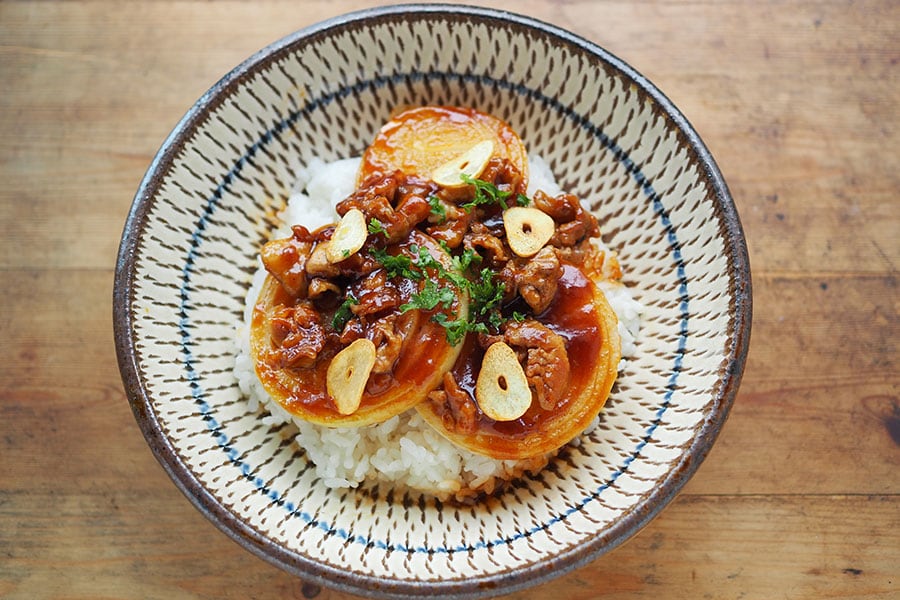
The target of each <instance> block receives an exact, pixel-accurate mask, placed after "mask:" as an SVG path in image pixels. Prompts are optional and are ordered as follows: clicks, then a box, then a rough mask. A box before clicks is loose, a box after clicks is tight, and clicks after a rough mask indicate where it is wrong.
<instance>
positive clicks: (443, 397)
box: [428, 372, 478, 434]
mask: <svg viewBox="0 0 900 600" xmlns="http://www.w3.org/2000/svg"><path fill="white" fill-rule="evenodd" d="M428 401H429V402H431V403H432V405H433V406H434V408H435V413H437V415H438V416H439V417H440V418H441V422H442V423H443V425H444V429H446V430H447V431H449V432H452V433H461V434H470V433H474V432H475V430H476V428H477V426H478V408H477V406H476V404H475V400H474V399H473V398H472V397H471V396H470V395H469V393H468V392H466V391H465V390H464V389H462V388H460V387H459V384H457V383H456V379H454V378H453V374H452V373H450V372H447V373H444V379H443V384H442V386H441V387H440V388H439V389H437V390H434V391H432V392H429V394H428Z"/></svg>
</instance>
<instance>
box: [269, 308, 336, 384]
mask: <svg viewBox="0 0 900 600" xmlns="http://www.w3.org/2000/svg"><path fill="white" fill-rule="evenodd" d="M270 322H271V328H272V342H273V343H274V345H275V349H274V351H275V353H276V357H277V361H278V364H279V366H281V367H282V368H285V367H308V366H311V365H312V364H313V363H315V361H316V358H317V357H318V355H319V352H321V351H322V348H323V347H324V346H325V339H326V332H325V328H324V327H322V323H321V317H320V315H319V312H318V311H317V310H316V309H315V307H313V306H312V305H311V304H310V303H308V302H298V303H297V304H296V305H294V306H282V307H279V308H278V309H277V312H276V313H275V314H274V315H273V316H272V318H271V321H270Z"/></svg>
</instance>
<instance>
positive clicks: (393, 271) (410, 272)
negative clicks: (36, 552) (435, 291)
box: [369, 248, 422, 280]
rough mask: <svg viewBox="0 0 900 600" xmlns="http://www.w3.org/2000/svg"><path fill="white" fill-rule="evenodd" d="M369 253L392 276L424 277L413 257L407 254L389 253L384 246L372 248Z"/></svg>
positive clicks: (417, 278)
mask: <svg viewBox="0 0 900 600" xmlns="http://www.w3.org/2000/svg"><path fill="white" fill-rule="evenodd" d="M369 253H370V254H371V255H372V256H373V257H374V258H375V260H377V261H378V262H379V263H381V266H382V267H384V269H385V270H386V271H387V272H388V275H389V276H390V277H406V278H407V279H415V280H419V279H422V272H421V271H419V270H418V269H416V268H415V267H414V266H413V262H412V259H410V258H409V257H408V256H406V255H405V254H397V255H396V256H395V255H393V254H389V253H388V251H387V250H385V249H384V248H371V249H369Z"/></svg>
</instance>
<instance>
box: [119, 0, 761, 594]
mask: <svg viewBox="0 0 900 600" xmlns="http://www.w3.org/2000/svg"><path fill="white" fill-rule="evenodd" d="M403 17H413V18H419V19H423V18H424V19H427V18H431V17H435V18H446V19H450V20H452V19H467V18H476V19H479V20H481V21H485V22H490V21H496V22H498V23H507V24H512V25H515V26H519V27H524V28H527V29H535V30H537V31H539V32H540V33H541V34H542V35H544V36H546V37H548V38H551V39H554V40H555V41H558V42H560V43H562V44H563V45H568V46H572V47H574V48H575V49H576V50H578V51H580V52H584V53H586V54H589V55H591V56H593V57H595V58H596V59H598V60H599V61H601V62H602V63H604V64H606V65H607V66H609V67H611V68H612V69H613V70H614V71H618V72H619V73H620V74H621V75H622V76H623V77H625V78H627V79H629V80H630V81H632V82H633V83H634V84H635V85H636V86H637V87H638V88H639V89H640V91H641V92H642V93H643V94H646V95H647V96H649V97H650V98H652V100H653V101H654V103H655V104H656V106H657V107H658V110H661V111H662V112H663V113H665V115H666V117H667V118H668V119H670V120H671V121H672V122H673V123H674V124H675V125H676V127H677V129H678V130H679V133H680V135H682V136H684V142H685V143H686V146H687V147H688V148H689V150H690V151H691V152H693V153H694V154H695V156H696V159H697V162H698V163H699V164H700V165H702V167H703V171H704V172H703V176H704V178H705V179H706V181H707V182H708V183H709V184H710V187H711V189H712V192H713V196H714V199H715V203H716V206H717V208H718V210H720V211H721V215H722V221H723V224H724V233H725V234H726V235H725V247H726V250H727V251H728V255H727V257H726V258H727V260H728V263H729V264H730V265H731V266H732V272H733V274H734V276H733V278H732V281H731V282H730V283H731V285H733V286H734V289H733V293H734V302H735V310H734V313H733V315H731V316H732V318H731V319H730V322H729V326H730V331H729V333H730V334H731V335H730V338H729V340H730V346H729V347H726V348H725V355H726V358H727V363H726V365H725V368H724V370H723V372H722V375H721V379H720V382H721V386H720V388H719V390H718V393H717V394H716V395H715V397H714V398H713V400H712V402H711V408H710V410H709V411H708V412H707V414H706V416H705V417H704V419H703V420H702V422H701V424H700V425H699V426H698V427H697V430H696V433H695V435H694V437H693V441H692V443H691V444H690V446H689V447H688V449H687V450H686V451H685V452H684V453H683V454H682V455H681V456H680V458H679V460H678V461H676V463H675V464H674V465H673V467H672V468H671V469H670V470H669V472H668V473H667V475H666V476H665V478H664V479H663V480H662V481H661V483H660V484H659V485H657V486H655V487H654V488H653V489H652V490H651V491H650V492H648V493H646V494H644V495H643V496H642V498H641V499H640V501H639V502H638V503H637V505H636V506H635V507H634V509H633V510H632V512H631V513H630V514H628V515H626V516H625V517H624V518H622V519H620V520H619V521H617V522H615V523H614V524H613V525H612V526H610V527H609V528H607V529H606V530H605V531H604V532H603V533H602V534H601V535H598V536H596V537H594V538H592V539H591V540H589V541H587V542H584V543H582V544H579V545H578V546H575V547H572V548H569V549H567V550H565V551H563V552H561V553H558V554H554V555H553V556H550V557H547V558H544V559H540V560H538V561H536V562H534V563H532V564H530V565H528V566H525V567H521V568H516V569H514V570H513V571H511V572H505V573H499V574H493V575H487V576H476V577H472V578H467V579H454V580H447V581H436V582H434V581H432V582H419V581H414V580H385V579H383V578H380V577H371V576H366V575H361V574H350V573H347V572H345V571H343V570H340V569H338V568H335V567H332V566H329V565H326V564H324V563H320V562H318V561H314V560H311V559H310V558H308V557H305V556H303V555H300V554H298V553H295V552H292V551H290V550H288V549H286V548H284V547H283V546H281V545H279V544H278V543H275V542H273V541H272V540H271V539H270V538H268V537H266V536H264V535H262V534H261V533H260V532H258V531H256V530H255V529H253V528H252V527H250V526H249V525H247V524H245V523H244V522H243V521H241V520H240V519H239V518H237V517H236V516H235V515H234V514H233V513H232V512H231V511H230V510H228V509H227V508H225V507H224V506H223V505H222V503H220V502H219V500H218V499H216V497H215V496H213V495H212V494H211V493H210V492H209V491H208V490H207V489H206V488H205V486H204V485H203V484H202V483H201V482H200V481H199V480H198V479H197V478H196V477H194V475H193V473H192V472H191V471H190V469H188V468H187V467H186V466H185V465H184V464H183V463H182V461H181V460H179V458H178V453H177V451H176V449H175V448H174V446H173V445H172V443H171V441H170V440H169V438H168V437H167V436H166V435H164V434H163V431H162V428H161V426H160V423H159V421H158V420H157V418H156V415H155V412H154V410H153V408H152V402H151V399H150V396H149V394H148V392H147V390H146V389H145V388H144V387H143V386H142V384H141V376H140V369H139V365H138V360H137V353H136V348H135V340H134V339H133V337H132V333H133V331H134V320H133V318H132V314H131V311H130V307H131V300H132V298H133V293H134V289H135V279H134V275H135V271H134V269H135V253H136V247H137V242H138V241H139V239H140V233H141V231H142V225H143V223H144V222H145V220H146V218H147V217H148V215H149V213H150V210H151V208H152V204H153V201H154V195H155V193H156V192H157V190H158V188H159V186H160V184H161V182H162V180H163V179H164V177H165V176H166V175H167V174H168V172H169V169H170V168H171V166H172V164H173V162H174V161H175V159H176V158H177V155H178V153H179V151H180V149H181V148H182V147H183V145H184V144H185V143H186V142H187V141H188V140H189V139H190V135H189V134H190V133H191V132H192V131H194V130H195V129H196V128H197V127H198V126H200V125H202V123H203V120H204V119H205V114H206V112H207V111H208V110H210V109H212V108H215V107H216V106H217V105H218V104H219V102H221V101H222V99H223V98H224V97H225V96H226V94H224V93H223V92H228V91H229V90H230V89H232V88H233V87H235V86H237V85H239V84H240V83H241V82H242V81H244V80H245V79H247V78H249V77H251V76H253V75H254V74H255V72H256V71H257V70H259V69H261V68H264V67H265V66H266V65H267V64H268V63H270V62H272V61H274V60H277V58H278V56H279V55H281V54H285V53H288V52H290V51H291V50H292V49H293V48H294V47H295V46H302V45H303V44H304V43H305V42H306V41H311V40H314V39H315V38H316V37H317V36H320V35H324V34H327V33H330V32H332V31H335V30H341V29H343V28H347V27H352V26H353V25H355V24H362V23H364V22H366V21H369V20H372V19H375V20H381V19H390V18H403ZM752 304H753V301H752V284H751V275H750V263H749V256H748V252H747V246H746V241H745V238H744V234H743V228H742V226H741V222H740V219H739V217H738V214H737V210H736V207H735V205H734V201H733V199H732V197H731V194H730V192H729V190H728V187H727V185H726V183H725V180H724V178H723V176H722V174H721V172H720V170H719V168H718V166H717V164H716V162H715V160H714V159H713V157H712V155H711V153H710V152H709V150H708V149H707V148H706V146H705V144H704V143H703V142H702V140H701V139H700V136H699V134H698V133H697V132H696V130H695V129H694V127H693V126H692V125H691V124H690V123H689V122H688V120H687V118H686V117H685V116H684V115H683V114H682V113H681V111H680V110H679V109H677V108H676V107H675V105H674V104H673V103H672V102H671V101H670V100H669V99H668V98H667V97H666V96H665V95H664V94H663V93H662V92H661V91H660V90H659V89H658V88H657V87H656V86H655V85H654V84H652V83H651V82H650V81H649V80H648V79H647V78H646V77H644V76H643V75H641V74H640V73H639V72H638V71H637V70H635V69H634V68H633V67H631V66H630V65H628V64H627V63H625V62H624V61H622V60H621V59H619V58H618V57H616V56H615V55H613V54H612V53H610V52H609V51H607V50H605V49H604V48H602V47H600V46H599V45H597V44H595V43H594V42H591V41H589V40H587V39H585V38H583V37H581V36H579V35H577V34H574V33H572V32H569V31H566V30H565V29H562V28H560V27H558V26H556V25H552V24H550V23H547V22H545V21H542V20H539V19H536V18H533V17H529V16H525V15H521V14H517V13H513V12H510V11H506V10H500V9H492V8H484V7H477V6H469V5H457V4H445V3H441V4H396V5H388V6H381V7H375V8H367V9H363V10H358V11H353V12H349V13H346V14H343V15H338V16H335V17H332V18H329V19H326V20H323V21H321V22H318V23H315V24H313V25H310V26H308V27H304V28H301V29H299V30H297V31H295V32H293V33H291V34H288V35H287V36H285V37H283V38H281V39H279V40H277V41H275V42H273V43H271V44H269V45H267V46H265V47H264V48H262V49H261V50H259V51H257V52H256V53H254V54H252V55H251V56H250V57H249V58H247V59H246V60H244V61H243V62H242V63H240V64H239V65H238V66H236V67H235V68H233V69H232V70H231V71H229V72H228V73H227V74H226V75H225V76H223V77H222V78H221V79H220V80H219V81H217V82H216V83H215V84H213V85H212V86H211V87H210V88H209V89H208V90H207V91H206V92H205V93H204V94H203V95H202V96H201V97H200V98H199V99H198V100H197V101H196V102H195V103H194V104H193V106H191V107H190V109H189V110H188V111H187V112H186V113H185V115H184V116H183V117H182V118H181V119H180V120H179V121H178V123H177V124H176V125H175V127H174V128H173V129H172V131H171V132H170V133H169V135H168V136H167V137H166V139H165V140H164V142H163V143H162V145H161V146H160V148H159V150H158V151H157V153H156V154H155V156H154V158H153V160H152V161H151V163H150V166H149V167H148V169H147V172H146V174H145V175H144V177H143V179H142V181H141V183H140V185H139V187H138V190H137V192H136V194H135V197H134V200H133V202H132V206H131V208H130V210H129V213H128V216H127V218H126V221H125V225H124V228H123V234H122V239H121V242H120V246H119V251H118V255H117V260H116V267H115V277H114V287H113V333H114V340H115V345H116V354H117V362H118V366H119V371H120V374H121V377H122V381H123V384H124V388H125V392H126V396H127V397H128V401H129V404H130V405H131V408H132V412H133V413H134V416H135V419H136V421H137V423H138V425H139V427H140V429H141V432H142V433H143V435H144V438H145V439H146V441H147V444H148V445H149V447H150V449H151V451H152V453H153V455H154V456H155V457H156V459H157V461H158V462H159V463H160V465H161V466H162V467H163V469H164V470H165V472H166V473H167V474H168V475H169V477H170V479H172V481H173V482H174V483H175V485H176V486H177V487H178V489H179V490H181V492H182V493H183V494H184V495H185V496H186V497H187V498H188V500H189V501H190V502H191V503H192V504H193V505H194V506H195V508H197V509H198V510H199V511H200V512H201V513H202V514H203V515H204V516H205V517H206V518H207V519H209V520H210V521H211V522H212V523H213V524H214V525H215V526H216V527H218V529H220V530H221V531H222V532H224V533H225V534H226V535H228V537H230V538H231V539H232V540H234V541H236V542H237V543H238V544H240V545H241V546H243V547H244V548H245V549H247V550H249V551H250V552H252V553H253V554H255V555H256V556H258V557H260V558H262V559H264V560H265V561H267V562H269V563H271V564H273V565H275V566H278V567H279V568H281V569H283V570H285V571H287V572H289V573H291V574H293V575H296V576H298V577H300V578H301V579H304V580H308V581H312V582H315V583H317V584H320V585H323V586H325V587H328V588H331V589H336V590H340V591H344V592H349V593H353V594H362V595H366V596H371V597H377V598H412V597H418V596H420V595H421V594H422V593H423V592H425V591H427V592H428V593H429V594H437V595H440V596H441V597H445V598H482V597H489V596H495V595H498V594H502V593H510V592H514V591H519V590H522V589H525V588H528V587H531V586H534V585H538V584H540V583H544V582H546V581H548V580H550V579H554V578H556V577H559V576H561V575H563V574H565V573H568V572H570V571H572V570H574V569H576V568H578V567H581V566H583V565H585V564H587V563H589V562H591V561H593V560H595V559H597V558H598V557H599V556H601V555H602V554H605V553H606V552H609V551H611V550H613V549H614V548H616V547H618V546H619V545H620V544H622V543H623V542H625V541H626V540H628V539H630V538H631V537H633V536H634V534H636V533H637V532H638V531H639V530H640V529H642V528H643V527H644V526H645V525H647V523H649V522H650V521H651V520H652V519H653V518H654V517H655V516H656V515H657V514H659V512H660V511H661V510H662V509H663V508H664V507H666V506H667V505H668V504H669V503H670V502H671V501H672V499H674V497H675V496H676V495H677V494H678V492H679V491H680V490H681V488H682V487H683V486H684V485H685V483H687V481H688V480H689V479H690V478H691V476H692V475H693V474H694V473H695V472H696V470H697V469H698V468H699V466H700V464H701V463H702V462H703V460H704V459H705V458H706V456H707V454H708V453H709V451H710V449H711V447H712V445H713V442H714V441H715V439H716V438H717V437H718V435H719V433H720V431H721V429H722V427H723V425H724V423H725V421H726V419H727V417H728V414H729V412H730V409H731V406H732V404H733V403H734V399H735V396H736V394H737V391H738V387H739V385H740V380H741V377H742V375H743V370H744V365H745V362H746V358H747V352H748V350H749V342H750V329H751V321H752Z"/></svg>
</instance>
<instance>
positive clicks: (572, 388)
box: [416, 264, 621, 459]
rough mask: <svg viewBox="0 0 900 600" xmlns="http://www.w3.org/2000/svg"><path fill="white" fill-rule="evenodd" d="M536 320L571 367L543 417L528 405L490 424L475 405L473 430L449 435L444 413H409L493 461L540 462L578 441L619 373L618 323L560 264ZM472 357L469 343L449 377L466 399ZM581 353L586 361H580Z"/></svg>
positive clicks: (578, 274) (434, 408)
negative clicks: (561, 344) (554, 290)
mask: <svg viewBox="0 0 900 600" xmlns="http://www.w3.org/2000/svg"><path fill="white" fill-rule="evenodd" d="M540 321H541V322H544V323H546V324H547V325H548V327H550V328H551V329H553V330H557V331H558V332H559V333H560V335H562V336H563V337H564V338H566V339H567V346H568V351H569V360H570V361H571V363H572V369H571V373H572V375H571V378H570V380H569V385H568V389H567V390H566V392H565V394H564V397H563V398H562V400H561V401H560V402H559V403H558V405H557V407H556V408H554V409H552V410H544V409H543V408H542V407H541V406H540V403H539V402H538V401H537V400H536V399H534V400H533V401H532V403H531V407H530V408H529V409H528V412H526V413H525V415H524V416H523V417H521V418H520V419H518V420H516V421H510V422H504V423H500V422H496V421H493V420H491V419H489V418H488V417H487V416H486V415H485V414H484V413H483V412H482V411H481V410H480V409H478V408H477V404H476V405H475V411H476V416H475V419H474V430H472V429H473V428H472V427H471V424H470V425H469V429H470V430H469V431H463V430H457V429H454V428H453V426H452V425H453V420H452V419H445V418H444V416H443V415H444V413H445V412H446V407H442V406H440V405H439V404H438V403H436V402H435V401H433V400H432V399H431V398H429V400H427V401H425V402H423V403H421V404H419V405H417V406H416V410H417V411H418V412H419V414H420V415H422V417H423V418H424V419H425V421H426V422H427V423H428V424H429V425H431V426H432V427H434V428H435V429H436V430H437V431H438V432H440V433H441V434H442V435H444V436H445V437H446V438H447V439H449V440H450V441H452V442H453V443H455V444H457V445H459V446H462V447H464V448H467V449H468V450H471V451H472V452H475V453H477V454H482V455H485V456H489V457H491V458H496V459H523V458H530V457H536V456H541V455H544V454H547V453H550V452H553V451H555V450H557V449H559V448H560V447H562V446H563V445H565V444H566V443H568V442H569V441H570V440H572V439H573V438H575V437H576V436H578V435H579V434H581V433H582V432H583V431H584V429H585V428H586V427H587V426H588V425H589V424H590V423H591V421H592V420H593V419H594V417H596V416H597V414H598V413H599V412H600V409H601V408H603V405H604V404H605V403H606V399H607V398H608V397H609V392H610V390H611V389H612V386H613V383H614V382H615V380H616V376H617V374H618V365H619V360H620V358H621V351H620V348H621V342H620V340H619V334H618V329H617V326H618V318H617V317H616V314H615V312H613V310H612V307H610V305H609V303H608V302H607V301H606V297H605V296H604V295H603V292H602V291H601V290H600V289H599V288H598V287H597V285H596V284H595V283H594V281H593V280H592V279H591V277H588V276H587V275H585V273H583V272H582V271H581V269H579V268H578V267H575V266H573V265H571V264H566V265H565V267H564V274H563V277H562V278H561V279H560V289H559V292H558V295H557V299H556V300H554V302H553V304H551V306H550V308H548V309H547V311H545V313H543V314H542V315H541V317H540ZM477 350H478V349H477V344H475V343H473V340H472V339H471V337H470V339H469V340H468V341H467V348H466V349H465V350H464V352H463V354H462V355H461V356H460V359H459V361H457V364H456V365H454V368H453V370H452V371H451V373H453V375H454V377H456V380H457V382H458V383H459V386H460V388H462V389H468V390H469V391H470V396H471V397H472V398H473V399H474V394H472V393H471V389H472V385H473V384H472V382H474V380H475V379H477V377H478V369H479V366H478V365H479V363H480V361H481V356H480V352H478V351H477ZM467 353H468V354H467ZM587 353H590V355H588V356H585V354H587ZM473 401H474V400H473ZM454 408H455V407H454Z"/></svg>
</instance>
